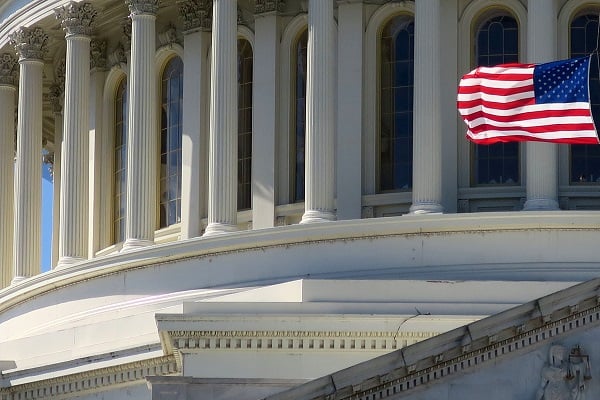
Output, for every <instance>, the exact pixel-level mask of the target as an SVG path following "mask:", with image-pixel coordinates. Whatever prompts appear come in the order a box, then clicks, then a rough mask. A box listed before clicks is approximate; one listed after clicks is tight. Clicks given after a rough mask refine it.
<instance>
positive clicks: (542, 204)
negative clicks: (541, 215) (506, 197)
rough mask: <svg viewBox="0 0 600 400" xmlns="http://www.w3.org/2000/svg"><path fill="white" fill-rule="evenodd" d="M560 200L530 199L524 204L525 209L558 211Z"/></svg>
mask: <svg viewBox="0 0 600 400" xmlns="http://www.w3.org/2000/svg"><path fill="white" fill-rule="evenodd" d="M557 210H560V207H559V205H558V202H557V201H556V200H553V199H529V200H527V201H526V202H525V205H524V206H523V211H557Z"/></svg>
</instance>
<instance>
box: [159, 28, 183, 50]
mask: <svg viewBox="0 0 600 400" xmlns="http://www.w3.org/2000/svg"><path fill="white" fill-rule="evenodd" d="M178 42H179V38H178V37H177V29H175V27H174V26H173V25H171V24H169V26H168V27H167V29H166V30H164V31H163V32H161V33H159V34H158V44H159V46H169V45H172V44H173V43H178Z"/></svg>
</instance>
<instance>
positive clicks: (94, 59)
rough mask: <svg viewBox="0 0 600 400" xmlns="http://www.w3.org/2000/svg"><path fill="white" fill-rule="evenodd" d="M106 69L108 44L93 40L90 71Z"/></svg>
mask: <svg viewBox="0 0 600 400" xmlns="http://www.w3.org/2000/svg"><path fill="white" fill-rule="evenodd" d="M105 67H106V42H105V41H104V40H92V41H91V43H90V69H94V68H98V69H104V68H105Z"/></svg>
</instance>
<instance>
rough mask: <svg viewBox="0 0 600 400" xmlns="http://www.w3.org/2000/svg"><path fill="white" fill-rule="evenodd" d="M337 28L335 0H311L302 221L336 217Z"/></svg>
mask: <svg viewBox="0 0 600 400" xmlns="http://www.w3.org/2000/svg"><path fill="white" fill-rule="evenodd" d="M335 29H336V28H335V23H334V20H333V1H330V0H326V1H323V0H309V2H308V49H307V61H306V63H307V76H306V146H305V148H306V160H305V162H304V165H305V169H306V171H305V177H306V181H305V199H304V215H302V221H300V223H311V222H325V221H332V220H334V219H335V212H334V189H335V179H334V177H335V175H334V174H335V171H334V169H335V147H334V140H335V118H336V111H335V81H334V79H335V51H336V49H335V46H334V44H335Z"/></svg>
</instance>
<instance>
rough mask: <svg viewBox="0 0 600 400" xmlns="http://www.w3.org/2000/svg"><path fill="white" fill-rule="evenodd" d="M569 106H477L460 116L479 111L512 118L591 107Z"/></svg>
mask: <svg viewBox="0 0 600 400" xmlns="http://www.w3.org/2000/svg"><path fill="white" fill-rule="evenodd" d="M568 104H569V106H568V107H565V103H548V104H532V105H529V106H523V107H519V108H513V109H509V110H499V109H496V108H491V107H487V106H475V107H470V108H459V109H458V111H459V112H460V115H462V116H463V117H467V116H469V115H470V114H473V113H475V112H477V111H483V112H484V113H487V114H490V115H499V116H510V115H518V114H524V113H528V112H533V111H544V110H565V109H569V110H589V109H590V105H589V103H587V102H575V103H568Z"/></svg>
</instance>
